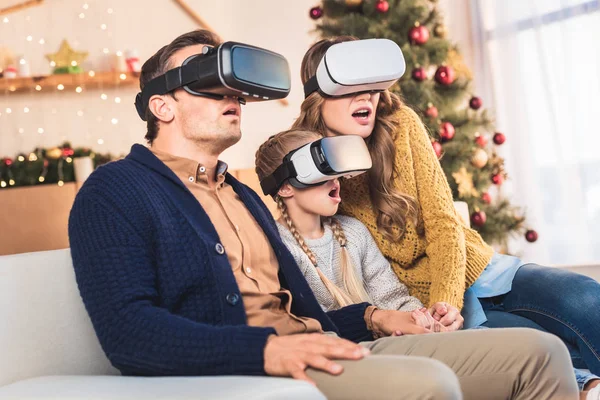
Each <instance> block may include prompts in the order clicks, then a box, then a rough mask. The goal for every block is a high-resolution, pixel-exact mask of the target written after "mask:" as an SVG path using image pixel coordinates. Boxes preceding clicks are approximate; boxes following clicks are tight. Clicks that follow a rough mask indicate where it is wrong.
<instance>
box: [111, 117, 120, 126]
mask: <svg viewBox="0 0 600 400" xmlns="http://www.w3.org/2000/svg"><path fill="white" fill-rule="evenodd" d="M110 122H112V124H113V125H116V124H118V123H119V120H118V119H116V118H113V119H111V120H110Z"/></svg>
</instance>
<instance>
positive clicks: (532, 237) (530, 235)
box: [525, 229, 538, 243]
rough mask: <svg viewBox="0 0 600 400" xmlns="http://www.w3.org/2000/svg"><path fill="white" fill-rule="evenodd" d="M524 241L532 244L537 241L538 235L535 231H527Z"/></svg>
mask: <svg viewBox="0 0 600 400" xmlns="http://www.w3.org/2000/svg"><path fill="white" fill-rule="evenodd" d="M525 239H526V240H527V241H528V242H529V243H533V242H535V241H536V240H538V233H537V232H536V231H534V230H533V229H529V230H528V231H527V232H525Z"/></svg>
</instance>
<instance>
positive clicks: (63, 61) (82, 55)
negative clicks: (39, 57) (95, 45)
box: [46, 40, 88, 69]
mask: <svg viewBox="0 0 600 400" xmlns="http://www.w3.org/2000/svg"><path fill="white" fill-rule="evenodd" d="M87 56H88V52H87V51H75V50H73V49H72V48H71V46H69V43H68V42H67V41H66V40H63V41H62V43H61V44H60V48H59V49H58V51H57V52H56V53H50V54H46V59H47V60H48V61H50V62H54V63H55V67H54V68H55V69H68V68H69V67H77V66H80V65H81V64H82V63H83V62H84V61H85V59H86V58H87Z"/></svg>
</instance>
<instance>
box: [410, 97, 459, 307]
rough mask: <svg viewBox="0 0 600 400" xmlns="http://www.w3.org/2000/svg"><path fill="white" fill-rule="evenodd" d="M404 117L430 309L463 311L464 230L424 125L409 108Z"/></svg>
mask: <svg viewBox="0 0 600 400" xmlns="http://www.w3.org/2000/svg"><path fill="white" fill-rule="evenodd" d="M405 114H408V115H407V118H403V119H402V123H404V124H407V125H408V127H407V128H408V136H409V141H408V143H409V145H410V149H409V151H410V152H411V154H412V160H413V169H414V173H415V181H416V186H417V197H418V198H417V201H418V203H419V205H420V212H421V216H422V218H423V223H424V229H425V238H426V240H427V243H428V244H427V248H426V250H425V251H426V254H427V257H428V258H429V265H430V270H431V286H430V297H429V303H430V304H429V306H430V305H432V304H433V303H436V302H440V301H443V302H448V303H450V304H452V305H454V306H455V307H458V308H461V307H462V303H463V297H464V292H465V269H466V246H465V235H464V230H463V228H462V225H461V222H460V220H459V217H458V215H457V214H456V211H455V209H454V203H453V199H452V192H451V191H450V186H449V185H448V181H447V180H446V176H445V175H444V172H443V170H442V167H441V165H440V163H439V161H438V159H437V157H436V156H435V153H434V151H433V148H432V147H431V142H430V140H429V136H428V135H427V132H426V130H425V127H424V126H423V123H422V122H421V120H420V118H419V117H418V116H417V115H416V114H415V112H414V111H412V110H410V109H408V108H407V109H406V112H405Z"/></svg>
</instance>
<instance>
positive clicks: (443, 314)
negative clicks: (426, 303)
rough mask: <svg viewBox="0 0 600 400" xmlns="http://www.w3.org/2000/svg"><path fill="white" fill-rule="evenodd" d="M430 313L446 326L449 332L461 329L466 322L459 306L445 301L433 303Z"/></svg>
mask: <svg viewBox="0 0 600 400" xmlns="http://www.w3.org/2000/svg"><path fill="white" fill-rule="evenodd" d="M429 313H430V314H431V315H432V317H433V318H434V319H435V320H436V321H439V322H440V323H441V324H442V325H443V326H445V327H446V330H447V331H448V332H452V331H457V330H459V329H461V328H462V326H463V323H464V322H465V319H464V318H463V316H462V315H460V311H459V310H458V308H456V307H454V306H453V305H451V304H448V303H445V302H437V303H435V304H434V305H432V306H431V308H430V309H429Z"/></svg>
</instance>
